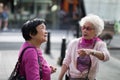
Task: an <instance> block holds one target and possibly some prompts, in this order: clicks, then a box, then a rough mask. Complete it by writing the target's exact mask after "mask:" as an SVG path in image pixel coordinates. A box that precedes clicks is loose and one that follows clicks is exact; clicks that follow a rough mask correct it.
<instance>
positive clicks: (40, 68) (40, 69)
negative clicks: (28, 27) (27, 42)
mask: <svg viewBox="0 0 120 80" xmlns="http://www.w3.org/2000/svg"><path fill="white" fill-rule="evenodd" d="M28 48H34V49H35V50H36V48H35V47H32V46H29V47H26V48H24V49H23V50H22V52H21V54H20V56H19V58H18V63H19V64H20V63H21V61H22V56H23V54H24V52H25V50H26V49H28ZM36 52H37V50H36ZM37 56H38V64H39V74H40V80H42V78H43V77H42V64H41V63H40V58H39V55H38V52H37ZM19 68H20V66H18V69H19ZM18 71H19V70H18Z"/></svg>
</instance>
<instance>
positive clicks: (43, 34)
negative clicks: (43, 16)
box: [34, 24, 47, 43]
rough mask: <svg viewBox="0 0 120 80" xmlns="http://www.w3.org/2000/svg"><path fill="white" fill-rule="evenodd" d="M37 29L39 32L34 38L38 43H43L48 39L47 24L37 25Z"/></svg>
mask: <svg viewBox="0 0 120 80" xmlns="http://www.w3.org/2000/svg"><path fill="white" fill-rule="evenodd" d="M36 30H37V34H36V35H35V36H34V39H35V40H36V41H37V42H38V43H43V42H45V41H47V30H46V26H45V24H41V25H38V26H37V27H36Z"/></svg>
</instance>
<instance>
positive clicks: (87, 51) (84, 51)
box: [77, 49, 95, 57]
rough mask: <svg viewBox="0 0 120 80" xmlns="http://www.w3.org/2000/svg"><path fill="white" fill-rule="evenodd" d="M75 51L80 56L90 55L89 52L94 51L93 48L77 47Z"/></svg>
mask: <svg viewBox="0 0 120 80" xmlns="http://www.w3.org/2000/svg"><path fill="white" fill-rule="evenodd" d="M77 52H78V54H79V55H80V56H83V57H84V56H85V55H90V54H91V53H93V52H95V50H92V49H78V50H77Z"/></svg>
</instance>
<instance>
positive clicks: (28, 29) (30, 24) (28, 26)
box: [21, 18, 45, 40]
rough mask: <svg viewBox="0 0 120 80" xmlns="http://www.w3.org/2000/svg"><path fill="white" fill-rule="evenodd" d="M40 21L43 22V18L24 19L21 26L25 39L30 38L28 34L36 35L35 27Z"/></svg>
mask: <svg viewBox="0 0 120 80" xmlns="http://www.w3.org/2000/svg"><path fill="white" fill-rule="evenodd" d="M42 23H44V24H45V20H44V19H39V18H35V19H32V20H28V21H26V22H25V23H24V24H23V26H22V28H21V32H22V36H23V38H24V39H25V40H30V39H31V36H30V34H31V35H36V34H37V30H36V27H37V26H38V25H40V24H42Z"/></svg>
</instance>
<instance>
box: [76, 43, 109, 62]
mask: <svg viewBox="0 0 120 80" xmlns="http://www.w3.org/2000/svg"><path fill="white" fill-rule="evenodd" d="M97 46H98V47H97V50H94V49H79V50H78V54H79V55H80V56H85V55H93V56H95V57H96V58H98V59H99V60H103V61H107V60H109V58H110V53H109V51H108V49H107V46H106V44H105V43H104V42H102V43H100V44H98V45H97Z"/></svg>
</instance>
